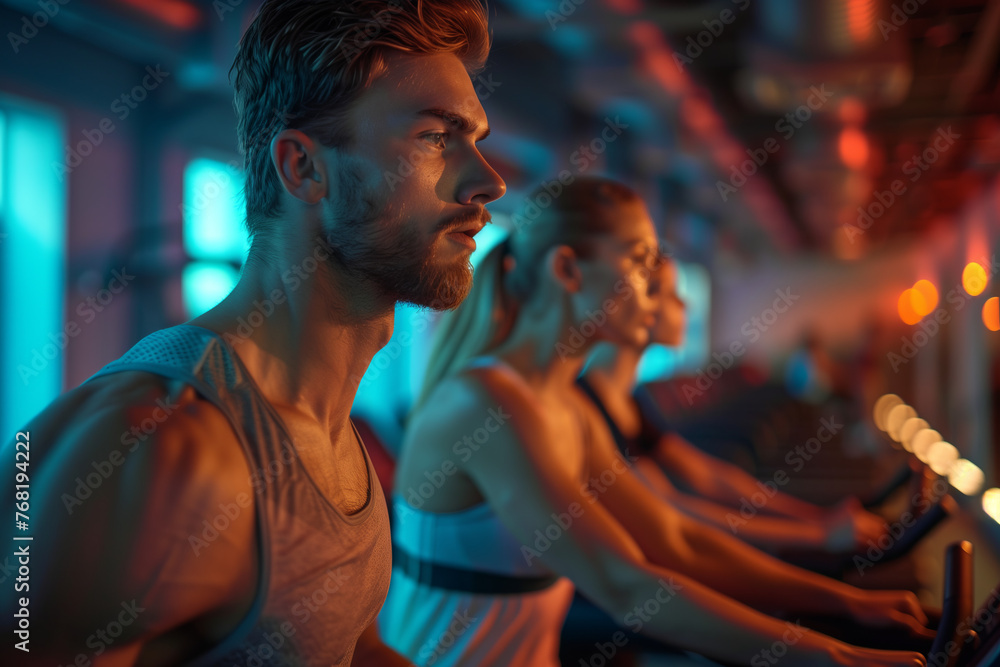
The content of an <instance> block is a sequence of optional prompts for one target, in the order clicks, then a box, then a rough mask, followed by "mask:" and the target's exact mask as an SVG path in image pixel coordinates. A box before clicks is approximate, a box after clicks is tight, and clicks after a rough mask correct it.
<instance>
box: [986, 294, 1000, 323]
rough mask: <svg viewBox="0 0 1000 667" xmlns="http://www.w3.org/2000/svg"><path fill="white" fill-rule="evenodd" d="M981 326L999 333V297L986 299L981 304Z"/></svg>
mask: <svg viewBox="0 0 1000 667" xmlns="http://www.w3.org/2000/svg"><path fill="white" fill-rule="evenodd" d="M983 324H985V325H986V328H987V329H989V330H990V331H1000V297H996V296H992V297H990V298H989V299H986V303H984V304H983Z"/></svg>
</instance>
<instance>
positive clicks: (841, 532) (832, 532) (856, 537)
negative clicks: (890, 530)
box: [823, 497, 887, 553]
mask: <svg viewBox="0 0 1000 667" xmlns="http://www.w3.org/2000/svg"><path fill="white" fill-rule="evenodd" d="M823 525H824V529H825V532H826V548H827V549H828V550H829V551H830V552H831V553H849V552H858V551H860V550H862V549H863V548H864V547H865V546H867V545H868V542H869V541H872V542H877V540H878V539H879V538H880V537H882V535H883V534H885V531H886V529H887V526H886V524H885V521H884V520H883V519H882V518H881V517H879V516H877V515H875V514H872V513H871V512H869V511H867V510H865V508H864V507H863V506H862V505H861V503H860V502H859V501H858V499H857V498H854V497H851V498H847V499H845V500H844V501H842V502H840V503H838V504H837V505H835V506H834V507H833V508H831V509H830V511H829V513H828V514H827V515H826V517H824V520H823Z"/></svg>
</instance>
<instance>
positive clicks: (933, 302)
mask: <svg viewBox="0 0 1000 667" xmlns="http://www.w3.org/2000/svg"><path fill="white" fill-rule="evenodd" d="M910 301H911V302H912V303H913V310H914V312H916V313H917V315H920V316H921V317H923V316H924V315H929V314H930V313H932V312H933V311H934V309H935V308H937V304H938V291H937V287H935V286H934V283H932V282H931V281H929V280H918V281H917V282H916V283H914V285H913V289H912V290H911V291H910Z"/></svg>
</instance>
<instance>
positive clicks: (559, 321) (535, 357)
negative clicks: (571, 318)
mask: <svg viewBox="0 0 1000 667" xmlns="http://www.w3.org/2000/svg"><path fill="white" fill-rule="evenodd" d="M563 312H564V311H563V309H559V308H549V309H548V310H539V312H526V311H524V310H522V311H521V312H520V313H518V317H517V320H516V321H515V322H514V325H513V327H512V328H511V331H510V334H509V335H508V336H507V337H506V338H505V339H504V340H503V341H502V342H501V343H499V344H498V345H497V346H495V347H494V348H493V349H491V350H489V351H488V354H490V355H491V356H495V357H498V358H500V359H502V360H503V361H505V362H506V363H508V364H509V365H510V366H512V367H513V368H514V369H516V370H517V371H518V373H519V374H520V375H521V376H523V377H524V379H525V381H526V382H527V383H528V384H529V385H530V386H532V387H533V388H534V389H535V390H536V391H537V392H538V393H539V394H541V395H550V394H551V395H553V396H562V395H564V394H565V392H566V390H567V388H569V387H570V386H571V385H572V384H573V382H574V381H575V380H576V378H577V376H578V375H579V374H580V369H581V368H583V362H584V360H585V359H586V356H587V354H588V353H589V352H590V349H591V348H592V347H593V343H594V341H592V340H584V341H583V344H580V341H579V340H578V339H575V338H574V337H573V331H574V330H575V329H574V328H573V326H572V323H570V322H565V321H563V316H562V313H563Z"/></svg>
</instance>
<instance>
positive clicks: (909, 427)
mask: <svg viewBox="0 0 1000 667" xmlns="http://www.w3.org/2000/svg"><path fill="white" fill-rule="evenodd" d="M930 427H931V425H930V424H928V423H927V422H926V420H923V419H921V418H920V417H912V418H910V419H907V420H906V421H905V422H903V428H901V429H899V442H900V444H902V445H903V449H905V450H906V451H908V452H912V451H913V436H915V435H916V434H917V432H918V431H922V430H923V429H925V428H930Z"/></svg>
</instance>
